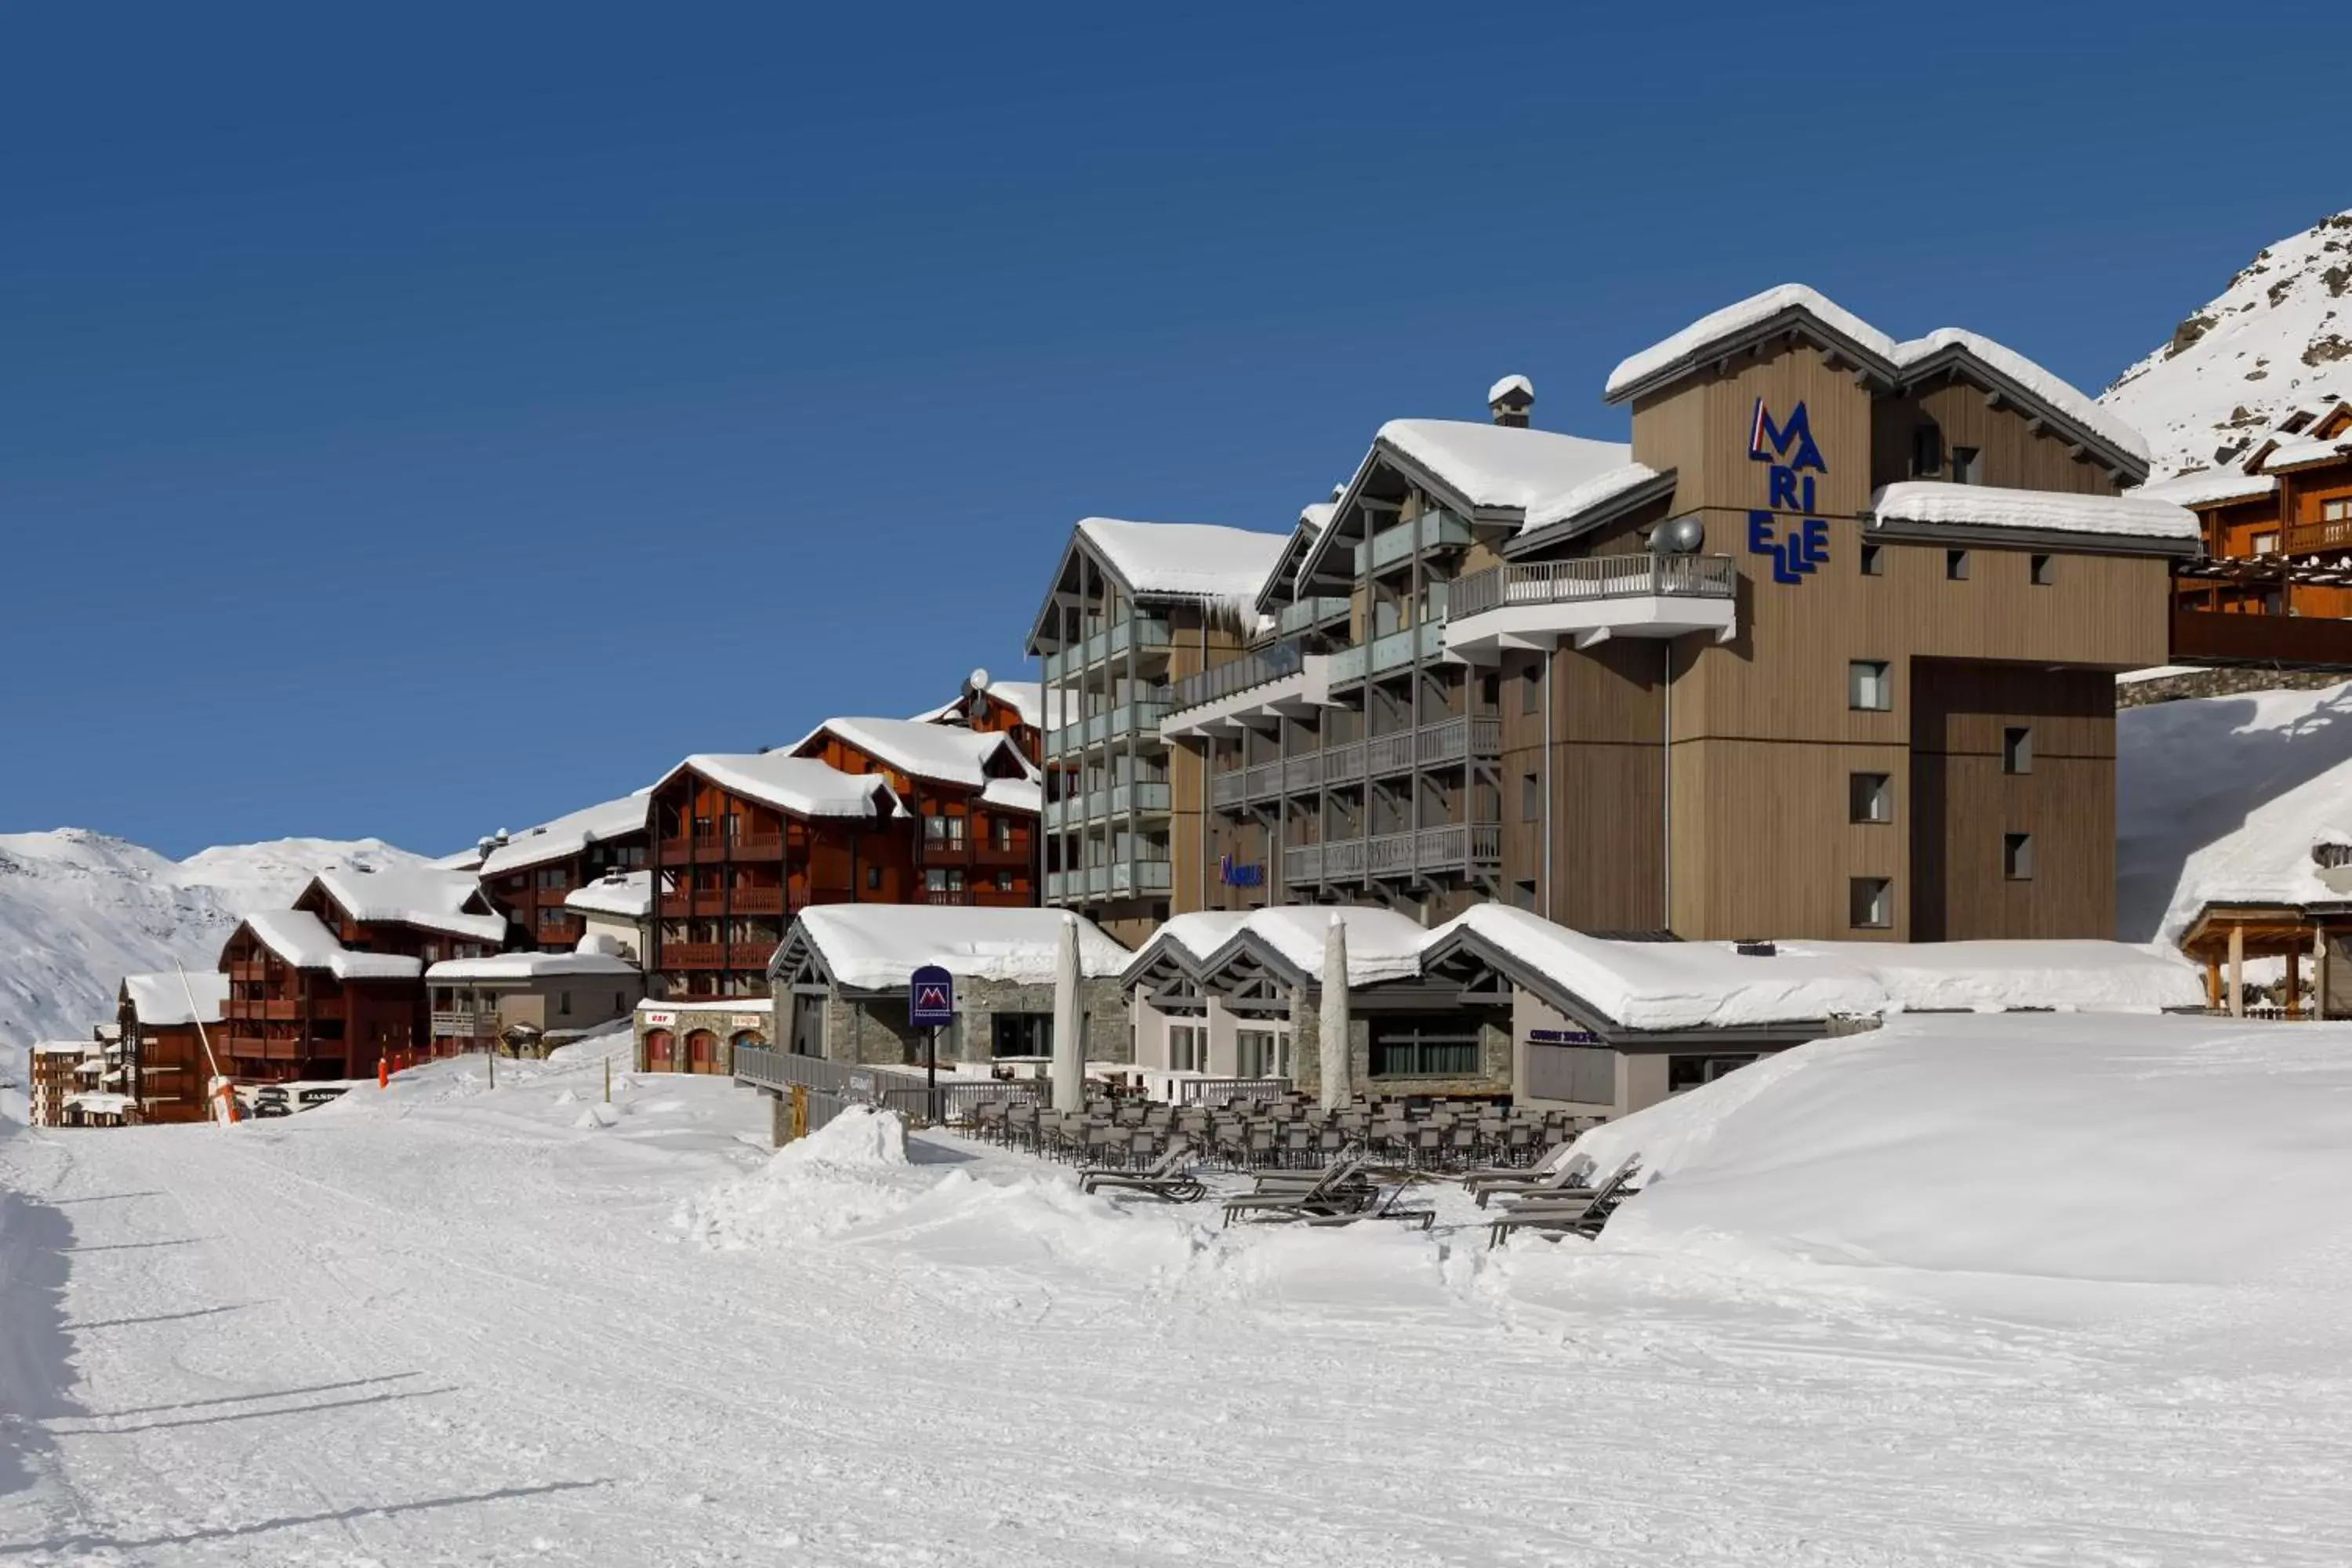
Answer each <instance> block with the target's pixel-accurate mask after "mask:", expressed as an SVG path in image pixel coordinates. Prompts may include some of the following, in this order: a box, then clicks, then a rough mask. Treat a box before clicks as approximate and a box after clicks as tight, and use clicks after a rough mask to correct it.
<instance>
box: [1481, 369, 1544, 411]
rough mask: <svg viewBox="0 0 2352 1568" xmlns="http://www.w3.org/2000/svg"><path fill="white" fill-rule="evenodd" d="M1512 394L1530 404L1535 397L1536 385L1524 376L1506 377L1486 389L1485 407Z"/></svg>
mask: <svg viewBox="0 0 2352 1568" xmlns="http://www.w3.org/2000/svg"><path fill="white" fill-rule="evenodd" d="M1514 392H1516V393H1517V394H1518V395H1520V396H1522V397H1525V398H1527V399H1528V400H1529V401H1531V402H1532V401H1533V400H1534V398H1535V395H1536V384H1535V383H1534V382H1532V381H1529V380H1528V378H1527V377H1526V376H1524V375H1507V376H1505V377H1504V378H1503V379H1502V380H1500V381H1498V382H1496V384H1494V385H1492V386H1490V387H1488V388H1487V389H1486V403H1487V405H1488V406H1489V407H1492V406H1493V405H1496V404H1497V403H1500V402H1502V401H1503V399H1504V398H1505V397H1506V396H1507V395H1510V394H1512V393H1514Z"/></svg>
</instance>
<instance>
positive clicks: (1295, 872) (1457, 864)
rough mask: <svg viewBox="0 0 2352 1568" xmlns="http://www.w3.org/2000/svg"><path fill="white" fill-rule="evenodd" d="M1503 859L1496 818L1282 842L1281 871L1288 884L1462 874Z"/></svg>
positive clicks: (1489, 865) (1500, 827) (1501, 835)
mask: <svg viewBox="0 0 2352 1568" xmlns="http://www.w3.org/2000/svg"><path fill="white" fill-rule="evenodd" d="M1502 858H1503V828H1502V825H1501V824H1500V823H1495V822H1450V823H1444V824H1442V825H1440V826H1435V827H1417V828H1413V829H1412V830H1410V831H1408V832H1404V833H1380V834H1374V835H1372V836H1371V837H1367V838H1334V839H1328V840H1326V841H1325V842H1323V843H1321V844H1290V845H1286V846H1284V847H1283V851H1282V875H1283V880H1284V881H1285V882H1286V883H1288V884H1297V883H1315V882H1360V881H1364V880H1366V879H1370V878H1375V877H1403V876H1412V875H1416V874H1422V873H1428V872H1453V873H1457V874H1461V873H1467V872H1469V871H1470V870H1472V869H1474V868H1478V867H1491V866H1494V865H1497V864H1499V863H1500V862H1501V860H1502Z"/></svg>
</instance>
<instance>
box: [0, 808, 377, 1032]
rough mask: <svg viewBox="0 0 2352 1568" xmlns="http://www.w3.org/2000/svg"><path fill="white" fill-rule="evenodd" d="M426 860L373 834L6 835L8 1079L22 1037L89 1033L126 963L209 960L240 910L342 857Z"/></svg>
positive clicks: (2, 997)
mask: <svg viewBox="0 0 2352 1568" xmlns="http://www.w3.org/2000/svg"><path fill="white" fill-rule="evenodd" d="M423 863H424V862H423V861H422V859H421V858H419V857H417V856H415V855H411V854H409V853H408V852H407V851H406V850H404V849H395V848H394V847H391V846H390V845H388V844H384V843H383V842H381V841H379V840H376V839H373V838H363V839H359V840H356V841H352V842H341V841H337V840H334V839H326V838H283V839H279V840H278V841H276V842H275V843H269V844H237V845H229V846H226V847H220V848H215V849H207V850H205V851H204V852H202V853H201V854H197V855H193V856H190V857H189V858H187V859H185V860H171V859H167V858H164V857H163V856H161V855H158V854H156V853H155V852H154V851H153V850H152V849H144V848H142V847H140V846H138V845H136V844H131V843H129V842H126V841H125V840H123V839H121V838H110V837H107V836H106V835H104V834H101V833H92V832H89V830H87V829H85V828H79V827H64V828H58V829H57V830H56V831H54V832H49V833H13V834H0V1079H21V1076H22V1073H23V1067H24V1064H23V1060H22V1056H21V1051H22V1047H24V1046H25V1045H26V1044H28V1043H29V1042H31V1041H33V1040H36V1039H44V1038H49V1037H61V1038H82V1037H87V1036H88V1035H89V1026H90V1025H91V1024H93V1023H95V1022H97V1021H99V1020H100V1019H101V1018H110V1017H112V1016H113V1014H114V994H115V985H116V984H117V983H118V982H119V981H120V980H121V977H122V976H123V975H124V974H126V973H144V972H148V971H152V970H161V969H169V968H171V966H172V962H173V960H174V959H178V960H179V961H180V962H182V963H186V964H188V965H190V966H192V967H194V966H199V965H201V966H202V967H205V968H210V967H211V966H212V965H213V963H215V961H216V960H217V959H218V958H219V956H220V944H221V942H222V941H223V940H224V939H225V938H226V936H227V935H228V932H229V931H230V929H231V928H232V927H233V926H235V925H236V921H237V919H238V917H240V916H241V915H243V914H245V913H246V912H247V911H249V910H257V909H269V908H273V907H276V906H279V905H282V904H284V903H285V902H286V901H287V900H289V899H291V898H292V897H293V896H294V895H295V894H296V893H298V892H299V891H300V890H301V889H302V884H303V883H305V882H307V881H308V880H310V878H311V877H312V876H313V875H314V874H315V873H317V872H319V871H322V870H325V869H328V868H331V867H337V866H370V867H390V866H411V865H421V864H423Z"/></svg>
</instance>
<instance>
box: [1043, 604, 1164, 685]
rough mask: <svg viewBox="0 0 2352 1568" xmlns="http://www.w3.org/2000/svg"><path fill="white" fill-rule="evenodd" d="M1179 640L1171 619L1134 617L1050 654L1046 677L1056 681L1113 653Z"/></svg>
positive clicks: (1048, 655) (1046, 657)
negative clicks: (1170, 622) (1170, 621)
mask: <svg viewBox="0 0 2352 1568" xmlns="http://www.w3.org/2000/svg"><path fill="white" fill-rule="evenodd" d="M1175 641H1176V638H1175V634H1174V632H1173V631H1172V630H1171V628H1170V626H1169V624H1168V622H1166V621H1164V620H1162V619H1160V617H1159V616H1130V617H1129V618H1128V619H1126V620H1123V621H1121V622H1119V623H1118V625H1117V626H1111V627H1108V628H1107V629H1105V630H1103V631H1098V632H1097V633H1095V634H1094V636H1092V637H1087V639H1086V640H1085V641H1083V642H1080V643H1076V644H1073V645H1072V646H1071V647H1066V648H1063V649H1062V650H1061V651H1059V652H1058V653H1049V654H1047V655H1046V656H1045V679H1048V680H1052V679H1055V678H1057V677H1059V676H1064V675H1067V674H1069V673H1070V672H1071V671H1073V670H1079V669H1084V668H1087V666H1089V665H1095V664H1099V663H1101V662H1102V661H1103V660H1104V659H1106V658H1110V657H1111V656H1112V655H1113V654H1121V653H1125V652H1126V651H1127V650H1128V649H1129V647H1138V648H1163V647H1173V646H1174V645H1175Z"/></svg>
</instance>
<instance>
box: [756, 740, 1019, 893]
mask: <svg viewBox="0 0 2352 1568" xmlns="http://www.w3.org/2000/svg"><path fill="white" fill-rule="evenodd" d="M793 753H794V754H795V755H796V756H801V757H807V758H813V759H814V760H816V761H819V762H822V763H825V764H826V765H828V766H830V767H832V768H834V769H835V770H836V771H838V772H841V773H850V774H858V775H865V774H878V775H879V776H881V777H882V778H884V779H887V780H888V781H889V784H890V788H891V790H892V791H893V792H894V793H896V794H897V795H898V799H899V801H900V802H901V803H902V804H903V805H905V807H906V810H907V813H908V816H909V817H910V818H912V822H911V823H910V824H909V827H908V833H909V837H910V839H911V847H912V851H913V863H912V868H913V872H914V882H913V886H912V888H911V889H910V890H909V891H908V895H907V898H906V900H905V901H906V902H908V903H923V904H971V905H977V906H979V907H982V908H994V909H1026V908H1028V907H1030V906H1031V905H1034V904H1035V903H1036V902H1037V851H1038V843H1037V814H1038V811H1039V809H1040V805H1041V799H1040V795H1041V791H1040V789H1039V787H1038V784H1037V782H1036V780H1037V774H1036V771H1035V770H1034V768H1033V767H1032V766H1031V765H1030V764H1029V763H1028V762H1027V761H1026V760H1025V759H1024V758H1023V757H1022V755H1021V752H1020V751H1019V749H1018V747H1017V746H1016V745H1015V744H1014V743H1013V740H1012V739H1011V738H1010V737H1009V736H1007V735H1005V734H1003V733H1001V732H989V731H971V730H963V729H957V728H951V727H949V726H945V725H940V724H932V723H925V722H921V721H917V720H912V719H828V720H826V721H824V723H823V724H821V725H819V726H818V727H817V729H816V731H814V733H812V734H811V735H809V736H808V737H807V738H806V739H805V740H803V741H802V742H800V744H799V745H797V746H795V747H794V748H793Z"/></svg>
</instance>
